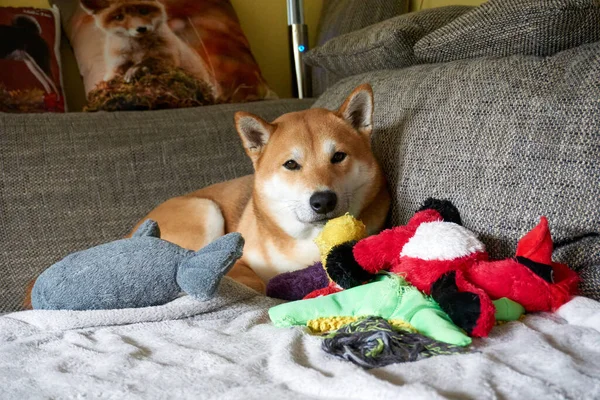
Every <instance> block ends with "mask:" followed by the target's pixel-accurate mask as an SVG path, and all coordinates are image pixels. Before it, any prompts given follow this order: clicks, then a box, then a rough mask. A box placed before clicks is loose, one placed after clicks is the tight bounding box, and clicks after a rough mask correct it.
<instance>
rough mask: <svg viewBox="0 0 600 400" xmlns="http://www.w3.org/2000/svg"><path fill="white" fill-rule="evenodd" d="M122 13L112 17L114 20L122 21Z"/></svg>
mask: <svg viewBox="0 0 600 400" xmlns="http://www.w3.org/2000/svg"><path fill="white" fill-rule="evenodd" d="M123 18H124V17H123V14H117V15H115V16H114V17H113V19H114V20H115V21H123Z"/></svg>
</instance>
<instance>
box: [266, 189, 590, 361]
mask: <svg viewBox="0 0 600 400" xmlns="http://www.w3.org/2000/svg"><path fill="white" fill-rule="evenodd" d="M315 242H316V243H317V245H318V246H319V249H320V250H321V254H322V259H321V263H320V265H315V266H313V267H309V268H307V269H304V270H300V271H294V272H289V273H286V274H282V275H279V276H277V277H275V278H273V279H272V280H271V281H270V282H269V284H268V285H267V294H268V295H270V296H273V297H280V298H286V299H287V300H293V299H290V298H289V293H293V294H294V295H295V296H297V297H296V299H299V298H304V299H305V300H301V301H295V302H291V303H286V304H282V305H279V306H277V307H274V308H272V309H270V310H269V315H270V317H271V319H272V321H273V323H274V324H275V325H276V326H282V327H283V326H290V325H308V326H309V327H311V329H313V330H314V331H329V330H336V329H338V328H340V326H343V325H345V324H348V323H354V324H357V323H360V321H361V320H363V319H364V318H366V317H376V318H380V319H383V320H384V322H387V323H388V324H389V325H388V327H387V328H385V329H387V330H388V331H390V334H391V333H394V334H396V335H397V334H398V333H399V332H400V335H401V334H402V333H404V335H406V334H411V335H414V334H415V332H417V333H418V334H422V335H424V336H425V337H428V338H429V339H434V340H437V341H439V342H443V343H448V344H450V345H455V346H466V345H468V344H469V343H470V342H471V339H470V336H471V337H485V336H487V335H488V334H489V333H490V330H491V329H492V328H493V326H494V325H495V323H496V322H497V321H511V320H515V319H518V318H519V317H520V316H521V315H522V314H523V313H524V312H537V311H554V310H556V309H557V308H558V307H559V306H561V305H562V304H564V303H566V302H567V301H568V300H569V299H570V297H571V296H572V295H573V294H574V293H575V291H576V288H577V284H578V281H579V278H578V276H577V274H576V273H575V272H574V271H573V270H571V269H569V268H568V267H567V266H566V265H564V264H558V263H555V262H553V261H552V252H553V242H552V238H551V236H550V230H549V227H548V221H547V219H546V218H545V217H542V218H541V220H540V222H539V224H538V225H537V226H536V227H535V228H533V229H532V230H531V231H530V232H529V233H527V234H526V235H525V236H524V237H523V238H521V240H520V241H519V243H518V246H517V250H516V255H515V257H512V258H507V259H504V260H489V258H488V254H487V253H486V251H485V246H484V245H483V243H482V242H481V241H480V240H479V239H478V238H477V237H476V235H475V234H474V233H473V232H471V231H469V230H468V229H466V228H465V227H463V226H462V224H461V219H460V214H459V212H458V210H457V209H456V207H454V205H452V204H451V203H450V202H448V201H441V200H435V199H428V200H427V201H426V202H425V203H424V205H423V206H422V207H421V209H420V210H419V211H418V212H417V213H415V215H414V216H413V217H412V218H411V219H410V221H409V222H408V224H406V225H405V226H398V227H395V228H392V229H388V230H385V231H383V232H381V233H380V234H378V235H374V236H370V237H366V238H365V229H364V225H363V224H362V223H361V222H360V221H358V220H356V219H354V218H353V217H351V216H350V215H345V216H343V217H340V218H338V219H335V220H331V221H329V222H328V223H327V225H326V226H325V228H324V229H323V232H322V233H321V235H320V236H319V237H318V238H317V239H316V240H315ZM307 284H309V285H307ZM310 284H312V286H310ZM290 288H293V290H290ZM298 288H303V289H304V290H299V289H298ZM371 325H373V323H371ZM407 327H408V329H407ZM385 329H384V330H385ZM338 332H339V331H338ZM380 334H381V332H378V335H380ZM334 335H335V334H334ZM344 335H345V336H343V338H342V339H343V340H345V341H346V342H347V340H348V333H347V332H346V333H344ZM401 336H402V335H401ZM395 338H396V337H390V338H388V340H389V339H393V340H392V342H394V340H396V339H395ZM331 339H332V337H329V339H328V340H331ZM371 339H373V340H375V342H372V341H371V342H370V341H368V340H363V341H362V342H360V343H358V345H362V346H363V347H362V348H360V347H358V348H355V349H354V351H350V350H349V347H348V346H347V345H345V346H341V347H343V349H341V350H340V349H339V348H338V349H337V350H338V352H337V353H334V354H336V355H338V356H342V357H344V358H346V359H349V360H351V361H354V362H356V363H357V364H360V365H363V366H380V365H381V364H380V363H379V362H378V360H376V359H374V358H373V357H371V359H369V357H367V356H365V354H371V355H372V354H373V346H374V345H373V343H381V337H380V336H377V335H375V336H372V337H371ZM423 340H424V342H426V343H428V342H427V340H426V339H423ZM396 342H397V340H396ZM394 343H395V342H394ZM354 344H356V343H354ZM396 344H398V343H396ZM398 346H399V348H398V349H396V350H397V351H403V352H405V351H406V345H405V344H402V343H400V344H398ZM323 347H324V348H326V347H327V348H326V350H328V349H329V350H331V347H332V346H331V341H330V342H327V343H324V345H323ZM334 347H335V346H334ZM413 348H414V343H412V344H411V349H413ZM421 349H422V350H423V351H424V352H426V350H427V346H426V345H425V346H421ZM385 351H387V352H388V353H389V352H390V351H392V352H393V351H394V349H391V350H390V349H385ZM341 353H343V354H341ZM429 355H431V354H429ZM425 356H427V354H426V355H425ZM384 358H386V361H385V362H388V363H389V362H398V361H409V360H412V359H415V358H414V357H413V358H404V359H401V360H396V361H394V358H393V357H387V356H386V357H384ZM358 360H360V361H358ZM370 361H372V362H370ZM384 365H385V364H384Z"/></svg>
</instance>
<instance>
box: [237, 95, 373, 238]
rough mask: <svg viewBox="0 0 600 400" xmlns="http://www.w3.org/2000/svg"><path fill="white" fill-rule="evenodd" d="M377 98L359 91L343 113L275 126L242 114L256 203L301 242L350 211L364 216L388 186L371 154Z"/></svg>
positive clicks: (297, 117)
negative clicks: (330, 221) (378, 195)
mask: <svg viewBox="0 0 600 400" xmlns="http://www.w3.org/2000/svg"><path fill="white" fill-rule="evenodd" d="M372 118H373V92H372V90H371V87H370V86H369V85H368V84H364V85H361V86H359V87H357V88H356V89H354V91H353V92H352V93H351V94H350V96H349V97H348V98H347V99H346V101H344V103H343V104H342V106H341V107H340V108H339V110H337V111H329V110H325V109H320V108H315V109H310V110H306V111H300V112H294V113H289V114H285V115H283V116H281V117H279V118H278V119H276V120H275V121H273V122H272V123H268V122H266V121H264V120H263V119H261V118H259V117H257V116H255V115H252V114H249V113H246V112H238V113H236V115H235V122H236V128H237V131H238V133H239V135H240V137H241V139H242V142H243V145H244V148H245V150H246V153H247V154H248V156H249V157H250V159H251V160H252V163H253V164H254V169H255V186H254V193H255V201H257V202H258V203H259V205H260V207H261V209H262V210H264V211H265V212H267V213H269V214H270V215H271V217H272V218H273V219H274V220H275V221H277V223H278V225H279V226H280V227H281V228H282V229H284V230H285V231H286V232H287V233H288V234H290V235H291V236H294V237H296V238H300V237H303V236H305V235H309V232H314V229H312V228H315V227H316V228H321V227H322V226H323V225H324V224H325V222H327V221H328V220H330V219H332V218H335V217H339V216H341V215H343V214H345V213H346V212H349V213H351V214H352V215H355V216H356V217H358V216H360V213H361V211H362V210H363V208H364V207H365V206H366V204H367V202H369V201H371V200H372V199H373V196H375V195H376V194H377V193H378V192H379V190H380V189H381V185H382V182H383V177H382V176H383V175H382V173H381V170H380V168H379V166H378V164H377V162H376V160H375V157H374V156H373V154H372V152H371V145H370V137H371V132H372Z"/></svg>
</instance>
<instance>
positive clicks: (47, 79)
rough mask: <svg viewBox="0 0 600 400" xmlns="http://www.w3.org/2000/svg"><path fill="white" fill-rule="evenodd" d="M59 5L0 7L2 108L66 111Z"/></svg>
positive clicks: (0, 107)
mask: <svg viewBox="0 0 600 400" xmlns="http://www.w3.org/2000/svg"><path fill="white" fill-rule="evenodd" d="M59 45H60V18H59V16H58V9H56V8H54V9H42V8H31V7H0V112H14V113H27V112H64V111H65V97H64V94H63V89H62V84H61V66H60V55H59V54H60V53H59V51H58V50H59Z"/></svg>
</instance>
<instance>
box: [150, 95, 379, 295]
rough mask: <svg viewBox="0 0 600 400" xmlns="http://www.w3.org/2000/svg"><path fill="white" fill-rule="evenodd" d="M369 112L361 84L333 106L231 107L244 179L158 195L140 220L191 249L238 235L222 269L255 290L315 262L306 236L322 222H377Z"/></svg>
mask: <svg viewBox="0 0 600 400" xmlns="http://www.w3.org/2000/svg"><path fill="white" fill-rule="evenodd" d="M372 117H373V93H372V90H371V87H370V86H369V85H367V84H364V85H361V86H359V87H357V88H356V89H355V90H354V91H353V92H352V93H351V94H350V96H349V97H348V98H347V99H346V100H345V102H344V103H343V104H342V106H341V107H340V108H339V110H337V111H329V110H325V109H319V108H315V109H310V110H306V111H300V112H293V113H289V114H285V115H283V116H281V117H279V118H277V119H276V120H275V121H273V122H271V123H269V122H267V121H264V120H263V119H261V118H260V117H257V116H255V115H252V114H249V113H246V112H238V113H236V114H235V124H236V129H237V131H238V134H239V136H240V138H241V140H242V144H243V146H244V148H245V151H246V153H247V155H248V156H249V157H250V159H251V160H252V163H253V165H254V170H255V173H254V175H249V176H245V177H242V178H238V179H234V180H231V181H227V182H223V183H219V184H215V185H212V186H209V187H206V188H204V189H200V190H198V191H195V192H193V193H190V194H188V195H185V196H181V197H176V198H173V199H170V200H167V201H166V202H164V203H162V204H161V205H159V206H158V207H157V208H155V209H154V210H153V211H151V212H150V213H149V214H148V215H147V216H146V217H145V218H144V219H143V220H146V219H153V220H155V221H157V222H158V224H159V225H160V227H161V235H162V236H161V237H162V238H163V239H165V240H167V241H171V242H173V243H176V244H178V245H180V246H182V247H185V248H188V249H191V250H198V249H200V248H201V247H203V246H205V245H206V244H208V243H210V242H211V241H213V240H214V239H215V238H217V237H219V236H221V235H223V234H225V233H228V232H232V231H237V232H240V233H241V234H242V235H243V237H244V238H245V240H246V246H245V248H244V254H243V256H242V258H241V259H240V260H238V262H237V264H236V265H235V266H234V268H233V269H232V271H231V272H230V274H229V275H230V276H231V277H233V278H234V279H236V280H238V281H240V282H242V283H245V284H247V285H248V286H250V287H253V288H254V289H257V290H259V291H264V288H265V282H266V281H268V280H269V279H270V278H272V277H273V276H275V275H277V274H279V273H282V272H287V271H292V270H297V269H300V268H304V267H306V266H308V265H311V264H313V263H314V262H316V261H318V260H319V251H318V249H317V246H316V245H315V244H314V242H313V239H314V238H315V236H316V235H317V234H318V233H319V232H320V231H321V230H322V229H323V226H324V225H325V223H326V222H327V221H328V220H329V219H332V218H335V217H339V216H341V215H343V214H345V213H347V212H348V213H350V214H352V215H354V216H356V217H357V218H359V219H361V220H362V221H363V222H364V223H365V225H366V226H367V229H368V232H369V233H370V234H372V233H375V232H377V231H379V230H380V229H381V228H382V227H383V224H384V221H385V218H386V215H387V212H388V208H389V204H390V197H389V194H388V191H387V188H386V183H385V180H384V176H383V173H382V171H381V169H380V167H379V165H378V164H377V161H376V160H375V157H374V156H373V154H372V152H371V145H370V136H371V132H372ZM143 220H142V221H143ZM140 223H141V221H140ZM138 225H139V224H138ZM256 275H258V277H260V279H258V278H257V276H256Z"/></svg>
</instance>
